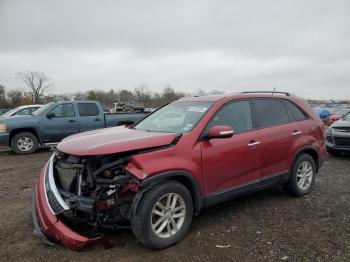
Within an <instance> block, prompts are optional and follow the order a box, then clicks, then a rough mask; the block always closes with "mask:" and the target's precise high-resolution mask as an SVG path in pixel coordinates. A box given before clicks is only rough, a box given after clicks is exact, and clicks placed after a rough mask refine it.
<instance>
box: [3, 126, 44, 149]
mask: <svg viewBox="0 0 350 262" xmlns="http://www.w3.org/2000/svg"><path fill="white" fill-rule="evenodd" d="M23 132H28V133H32V134H33V135H35V136H36V138H37V139H38V142H39V143H41V139H40V137H39V135H38V132H37V131H36V130H35V128H17V129H14V130H12V131H11V132H10V138H9V146H11V141H12V139H13V137H14V136H15V135H17V134H19V133H23Z"/></svg>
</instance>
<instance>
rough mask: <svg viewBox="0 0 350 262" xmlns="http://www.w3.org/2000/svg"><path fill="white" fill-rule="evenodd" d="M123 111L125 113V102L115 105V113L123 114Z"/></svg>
mask: <svg viewBox="0 0 350 262" xmlns="http://www.w3.org/2000/svg"><path fill="white" fill-rule="evenodd" d="M123 111H125V103H124V102H117V103H114V112H123Z"/></svg>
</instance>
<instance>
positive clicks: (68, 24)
mask: <svg viewBox="0 0 350 262" xmlns="http://www.w3.org/2000/svg"><path fill="white" fill-rule="evenodd" d="M349 13H350V2H349V1H346V0H344V1H340V0H339V1H330V0H329V1H322V0H317V1H300V0H298V1H296V0H294V1H1V2H0V24H1V26H0V35H1V41H0V83H2V84H4V85H6V86H8V87H17V86H20V85H21V83H19V82H18V81H17V80H16V79H14V74H15V73H16V72H18V71H21V70H27V69H33V70H41V71H44V72H46V73H47V74H48V75H49V76H50V77H52V78H53V79H54V80H55V82H56V87H55V90H54V91H55V92H58V91H61V92H67V91H72V90H74V91H84V90H87V89H89V88H101V89H109V88H132V87H134V86H137V85H139V84H141V83H144V84H147V85H149V86H150V87H151V88H152V89H153V90H157V91H158V90H161V89H162V88H163V87H164V86H165V85H167V84H171V85H172V86H173V87H174V88H176V89H179V90H182V91H190V90H195V89H196V88H203V89H208V90H209V89H222V90H225V91H231V90H241V89H243V90H246V89H270V88H272V87H273V86H277V88H279V89H283V90H290V91H292V92H295V93H297V94H299V95H301V96H306V97H316V98H347V99H350V92H349V91H348V90H349V84H350V49H349V48H348V46H350V16H349Z"/></svg>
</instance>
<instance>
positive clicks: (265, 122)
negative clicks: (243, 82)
mask: <svg viewBox="0 0 350 262" xmlns="http://www.w3.org/2000/svg"><path fill="white" fill-rule="evenodd" d="M254 109H255V114H256V117H257V122H258V125H259V127H260V128H264V127H269V126H276V125H283V124H286V123H289V116H288V112H287V109H286V107H285V106H284V105H283V103H282V102H281V101H280V100H277V99H255V100H254Z"/></svg>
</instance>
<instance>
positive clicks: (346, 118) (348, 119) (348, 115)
mask: <svg viewBox="0 0 350 262" xmlns="http://www.w3.org/2000/svg"><path fill="white" fill-rule="evenodd" d="M344 120H346V121H350V112H349V113H347V114H346V115H345V116H344Z"/></svg>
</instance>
